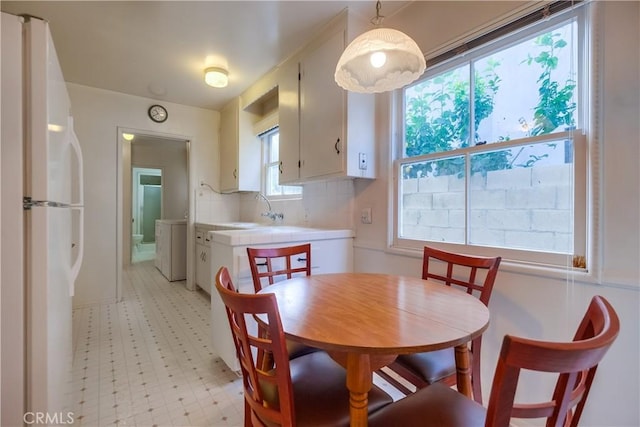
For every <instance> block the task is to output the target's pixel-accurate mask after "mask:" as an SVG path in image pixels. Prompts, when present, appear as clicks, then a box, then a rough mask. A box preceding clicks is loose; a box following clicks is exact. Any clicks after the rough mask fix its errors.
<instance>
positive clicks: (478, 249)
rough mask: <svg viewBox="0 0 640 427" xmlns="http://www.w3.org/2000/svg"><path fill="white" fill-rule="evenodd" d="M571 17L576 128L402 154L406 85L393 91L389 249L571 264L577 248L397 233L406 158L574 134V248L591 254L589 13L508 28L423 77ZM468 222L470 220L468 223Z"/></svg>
mask: <svg viewBox="0 0 640 427" xmlns="http://www.w3.org/2000/svg"><path fill="white" fill-rule="evenodd" d="M571 19H575V20H576V22H577V24H578V31H577V33H578V40H576V43H578V58H577V61H576V63H577V70H576V72H577V75H578V82H579V86H578V87H577V88H576V90H577V91H578V92H577V93H578V95H579V103H578V105H577V106H576V112H575V114H576V120H577V123H579V125H580V127H581V128H582V129H576V130H573V131H569V132H565V133H555V134H549V135H541V136H536V137H530V138H522V139H517V140H511V141H506V142H496V143H492V144H488V145H482V146H472V147H468V148H465V149H460V150H455V151H448V152H441V153H434V154H428V155H423V156H415V157H404V154H403V152H404V134H405V132H404V116H405V111H404V99H403V96H404V95H403V93H404V91H403V90H398V91H396V92H395V94H394V97H395V98H394V103H393V104H394V108H393V111H395V113H394V120H395V127H396V129H398V133H397V134H396V135H397V136H396V138H395V139H394V141H395V144H394V158H395V160H394V161H393V170H392V177H393V185H392V187H393V189H392V191H391V193H392V206H393V207H392V212H391V215H390V218H391V222H392V224H391V225H392V227H390V229H391V230H392V232H391V233H390V236H389V237H390V242H389V243H390V249H391V250H392V251H393V252H401V253H421V252H418V251H422V248H423V247H424V246H425V245H429V246H434V247H438V248H440V249H443V250H449V251H456V252H462V253H468V254H476V255H483V256H502V257H503V258H504V259H506V260H509V261H513V262H514V263H517V264H525V265H535V266H539V267H544V268H548V267H550V268H561V269H563V270H566V269H567V268H572V265H573V254H558V253H547V252H539V251H532V250H522V249H510V248H502V247H499V248H498V247H489V246H480V245H472V244H456V243H445V242H433V241H426V240H413V239H406V238H400V237H398V233H399V226H400V221H401V219H402V216H401V215H402V213H401V211H400V197H401V195H400V190H401V185H402V184H401V173H402V165H403V164H404V163H413V162H415V161H420V160H428V159H435V158H439V157H449V156H452V155H466V156H468V155H470V154H471V153H474V152H478V151H487V150H495V149H500V148H507V147H509V146H516V145H520V144H526V143H539V142H544V141H546V140H557V139H560V138H563V137H568V138H571V139H572V140H573V146H574V160H573V162H574V163H573V174H574V198H573V200H574V205H573V221H574V231H573V232H574V243H573V246H574V254H578V255H584V256H587V255H589V248H588V243H589V237H590V232H589V230H588V223H589V214H590V209H589V198H588V194H589V181H588V180H589V175H590V174H589V171H588V167H587V162H588V160H587V159H588V157H589V151H590V148H589V123H588V120H587V119H588V117H589V114H588V111H587V110H589V108H590V107H591V108H592V106H589V102H590V100H591V97H590V96H589V95H588V92H589V90H591V88H590V87H589V81H588V77H587V76H588V74H589V69H588V68H585V67H587V66H588V64H587V61H586V59H587V58H588V54H587V52H586V46H587V43H586V40H585V37H584V35H585V34H586V30H585V27H586V26H587V22H586V16H585V13H584V10H583V8H579V9H575V10H571V11H566V12H564V13H560V14H558V16H554V17H552V18H550V19H548V20H546V21H544V22H539V23H537V24H536V25H534V26H530V27H528V28H525V29H522V30H519V31H516V32H514V33H512V34H509V35H508V36H506V37H505V38H504V39H502V40H500V41H496V42H490V43H487V44H486V45H483V46H481V47H479V48H478V49H476V50H473V51H469V52H466V53H465V54H464V55H461V56H458V57H455V58H452V59H451V60H449V61H446V62H443V63H441V64H438V65H437V66H434V67H433V68H431V69H428V70H427V72H425V74H424V75H423V77H422V79H421V80H426V79H429V78H432V77H433V76H435V75H438V74H440V73H442V72H444V71H445V70H449V69H453V68H455V67H457V66H460V65H461V64H463V63H465V62H468V61H469V56H472V57H473V58H476V57H482V56H484V55H487V54H489V53H491V52H494V51H496V50H501V49H506V48H507V47H509V46H510V45H514V44H517V43H519V42H520V41H522V40H524V39H527V38H531V37H535V36H536V35H537V34H540V33H544V32H546V31H547V30H548V29H549V28H550V27H553V26H556V25H557V24H559V23H561V22H563V21H568V20H571ZM467 176H469V171H467ZM467 197H468V192H466V193H465V199H466V198H467ZM465 203H466V208H465V210H466V212H467V215H468V211H469V204H468V203H467V202H465ZM465 228H466V226H465ZM465 233H466V234H467V236H468V229H466V231H465ZM588 267H589V264H587V268H586V269H582V268H579V269H578V270H579V271H587V270H588Z"/></svg>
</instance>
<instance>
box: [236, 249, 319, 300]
mask: <svg viewBox="0 0 640 427" xmlns="http://www.w3.org/2000/svg"><path fill="white" fill-rule="evenodd" d="M247 255H248V256H249V267H250V268H251V278H252V279H253V288H254V289H255V291H256V293H258V292H260V291H261V290H262V288H263V287H264V286H268V285H273V284H274V283H275V282H276V281H277V280H284V279H291V278H292V277H295V276H296V275H306V276H310V275H311V244H310V243H306V244H303V245H297V246H286V247H281V248H247Z"/></svg>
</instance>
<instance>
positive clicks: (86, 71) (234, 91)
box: [0, 0, 410, 110]
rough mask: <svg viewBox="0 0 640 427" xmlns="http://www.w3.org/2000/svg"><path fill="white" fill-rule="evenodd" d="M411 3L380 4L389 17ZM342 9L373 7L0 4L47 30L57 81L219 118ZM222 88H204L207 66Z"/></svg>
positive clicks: (371, 4) (369, 12) (369, 9)
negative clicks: (220, 70) (220, 75)
mask: <svg viewBox="0 0 640 427" xmlns="http://www.w3.org/2000/svg"><path fill="white" fill-rule="evenodd" d="M409 3H410V1H385V2H383V4H382V14H383V15H385V16H387V17H389V16H391V15H392V14H394V13H395V12H397V11H398V10H400V9H401V8H402V7H404V6H405V5H407V4H409ZM345 7H349V8H350V10H351V11H352V12H354V13H357V14H358V15H359V16H361V17H366V18H367V19H368V18H370V17H373V16H374V15H375V1H337V0H336V1H138V2H130V1H68V2H58V1H2V2H1V3H0V8H1V9H2V11H5V12H9V13H13V14H30V15H34V16H38V17H41V18H44V19H46V20H47V21H49V23H50V25H51V32H52V34H53V39H54V43H55V45H56V50H57V53H58V57H59V59H60V63H61V66H62V71H63V73H64V76H65V80H66V81H68V82H72V83H77V84H81V85H86V86H92V87H96V88H101V89H108V90H112V91H116V92H122V93H127V94H130V95H137V96H142V97H147V98H153V99H157V100H160V101H168V102H175V103H179V104H184V105H191V106H196V107H202V108H208V109H215V110H219V109H220V108H221V107H222V106H223V105H224V104H225V103H226V102H228V101H229V100H230V99H231V98H233V97H235V96H237V95H240V94H241V93H242V92H243V91H244V90H246V89H247V88H248V87H249V86H250V85H251V84H253V83H254V82H255V81H257V80H258V79H259V78H260V77H261V76H262V75H264V74H265V73H267V72H268V71H269V70H271V69H272V68H273V67H275V66H277V65H278V64H280V63H282V62H283V61H284V60H285V59H287V58H288V57H290V56H291V55H292V54H294V53H295V52H296V51H297V50H298V49H300V48H301V47H302V46H304V44H305V43H306V42H308V41H309V40H311V39H312V38H313V36H314V35H316V34H317V33H318V32H319V31H320V30H321V29H322V28H323V26H325V25H326V24H327V23H328V22H329V21H330V20H331V19H332V18H333V17H335V16H336V15H337V14H338V13H340V11H341V10H343V9H344V8H345ZM219 65H223V66H224V67H226V68H227V69H228V70H229V86H228V87H226V88H224V89H215V88H212V87H210V86H207V85H206V84H205V83H204V75H203V72H204V69H205V68H206V67H207V66H219Z"/></svg>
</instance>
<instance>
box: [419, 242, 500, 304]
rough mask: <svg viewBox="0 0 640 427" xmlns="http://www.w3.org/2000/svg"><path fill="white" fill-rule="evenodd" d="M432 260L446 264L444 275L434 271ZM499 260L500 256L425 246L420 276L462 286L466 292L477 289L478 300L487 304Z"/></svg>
mask: <svg viewBox="0 0 640 427" xmlns="http://www.w3.org/2000/svg"><path fill="white" fill-rule="evenodd" d="M432 260H437V261H440V262H443V263H445V264H446V266H447V267H446V275H442V274H439V273H438V272H436V271H435V270H436V267H435V265H434V264H435V263H432V262H431V261H432ZM501 260H502V258H501V257H478V256H470V255H463V254H458V253H453V252H447V251H441V250H439V249H435V248H432V247H430V246H425V247H424V256H423V259H422V278H423V279H435V280H439V281H441V282H444V284H446V285H447V286H451V285H452V284H453V285H457V286H461V287H464V288H465V291H466V292H467V293H468V294H473V291H478V292H480V296H479V299H480V301H482V302H483V303H484V304H485V305H487V306H488V305H489V299H490V298H491V292H492V290H493V284H494V283H495V280H496V275H497V274H498V267H499V266H500V261H501ZM480 271H482V272H484V275H481V274H479V272H480ZM481 276H482V277H481Z"/></svg>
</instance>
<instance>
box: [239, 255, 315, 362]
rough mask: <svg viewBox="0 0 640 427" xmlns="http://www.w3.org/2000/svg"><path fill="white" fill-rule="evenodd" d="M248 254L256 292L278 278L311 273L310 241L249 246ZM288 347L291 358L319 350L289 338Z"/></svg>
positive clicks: (282, 278)
mask: <svg viewBox="0 0 640 427" xmlns="http://www.w3.org/2000/svg"><path fill="white" fill-rule="evenodd" d="M247 256H248V257H249V267H250V268H251V278H252V279H253V288H254V289H255V291H256V293H258V292H260V291H261V290H262V288H263V287H265V286H269V285H273V284H274V283H276V282H277V281H278V280H284V279H291V278H292V277H295V276H299V275H304V276H310V275H311V244H310V243H306V244H303V245H296V246H285V247H280V248H247ZM287 349H288V351H289V358H291V359H293V358H296V357H298V356H302V355H304V354H307V353H311V352H312V351H317V350H318V349H317V348H315V347H311V346H308V345H304V344H301V343H299V342H296V341H291V340H287Z"/></svg>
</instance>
